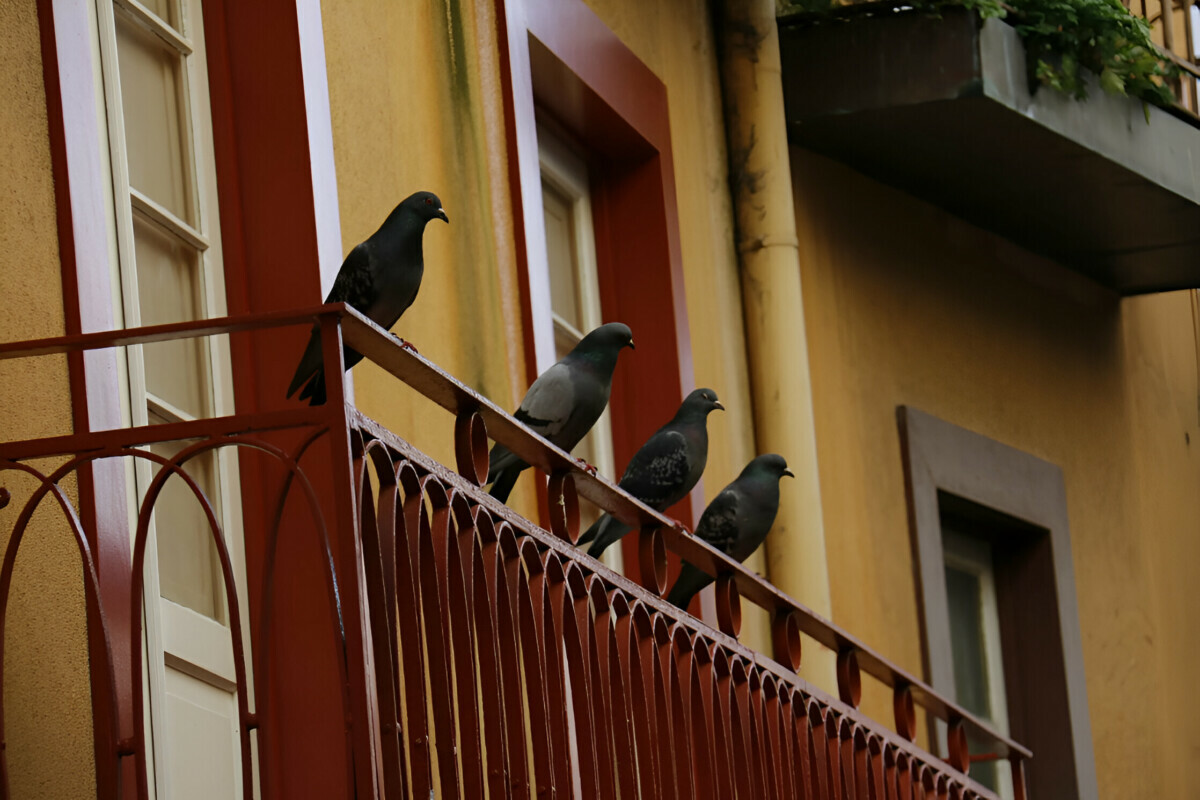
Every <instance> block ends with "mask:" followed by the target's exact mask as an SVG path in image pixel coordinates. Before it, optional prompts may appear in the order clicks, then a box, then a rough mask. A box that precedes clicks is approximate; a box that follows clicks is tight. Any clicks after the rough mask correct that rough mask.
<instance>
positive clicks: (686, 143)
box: [588, 0, 770, 647]
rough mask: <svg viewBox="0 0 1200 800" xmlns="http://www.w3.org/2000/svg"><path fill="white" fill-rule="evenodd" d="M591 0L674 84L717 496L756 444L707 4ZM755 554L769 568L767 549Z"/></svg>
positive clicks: (684, 223) (758, 620)
mask: <svg viewBox="0 0 1200 800" xmlns="http://www.w3.org/2000/svg"><path fill="white" fill-rule="evenodd" d="M588 5H589V6H590V7H591V8H592V10H594V11H595V12H596V14H597V15H598V16H599V17H600V18H601V19H602V20H603V21H604V22H605V24H607V25H608V26H609V27H610V28H611V29H612V30H613V31H614V32H615V33H616V34H617V36H619V37H620V38H621V40H622V41H623V42H625V44H626V45H628V46H629V48H630V49H631V50H633V52H634V53H635V54H636V55H637V56H638V58H640V59H641V60H642V61H643V62H645V64H646V65H647V66H648V67H650V69H651V70H653V71H654V73H655V74H656V75H658V77H659V79H660V80H662V82H663V83H665V84H666V86H667V97H668V103H669V110H670V120H671V146H672V149H673V151H674V163H675V186H676V196H677V199H678V203H679V238H680V244H681V247H682V250H683V269H684V278H685V283H684V286H685V291H686V295H687V306H688V321H689V326H690V332H691V337H692V353H693V363H694V365H695V375H696V385H697V386H708V387H711V388H712V389H714V390H716V392H717V394H718V395H719V396H720V397H721V401H722V403H724V405H725V407H726V409H727V411H726V412H725V413H724V414H722V415H720V416H719V417H718V416H716V415H714V416H713V418H712V419H711V420H710V421H709V451H708V467H707V469H706V470H705V473H704V492H705V496H706V500H711V499H712V498H713V497H715V496H716V495H717V493H718V492H720V491H721V489H723V488H724V487H725V486H726V484H728V483H729V482H730V481H732V480H733V479H734V478H735V477H737V474H738V473H739V472H740V471H741V469H742V467H743V466H745V464H746V462H747V461H749V460H750V459H751V458H753V457H754V455H755V454H756V452H755V443H754V420H753V414H752V407H751V399H750V383H749V377H748V374H747V369H746V339H745V334H744V327H743V317H742V297H741V289H740V284H739V281H738V265H737V256H736V253H735V252H734V242H733V236H734V231H733V210H732V206H731V202H730V197H729V184H728V177H727V176H728V171H727V167H726V155H725V134H724V130H725V128H724V122H723V121H722V117H721V86H720V77H719V75H718V74H717V57H716V50H715V48H716V43H715V40H714V38H713V30H712V21H711V18H710V16H709V13H708V7H707V4H705V3H703V2H695V1H694V0H677V1H676V2H668V3H640V2H630V1H629V0H589V3H588ZM747 563H748V564H750V566H751V568H752V569H756V570H758V571H759V572H762V573H765V572H766V560H765V558H763V554H762V553H761V552H759V553H757V554H756V555H754V556H752V557H751V559H749V560H748V562H747ZM746 611H747V614H746V620H745V622H744V627H743V639H744V640H745V641H746V642H747V643H748V644H750V645H751V646H753V647H758V646H765V645H766V644H767V643H768V642H769V641H770V636H769V633H768V629H767V625H766V620H765V619H763V618H762V617H761V616H760V615H759V614H758V613H757V609H751V608H747V609H746Z"/></svg>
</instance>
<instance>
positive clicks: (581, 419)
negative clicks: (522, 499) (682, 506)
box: [488, 322, 633, 503]
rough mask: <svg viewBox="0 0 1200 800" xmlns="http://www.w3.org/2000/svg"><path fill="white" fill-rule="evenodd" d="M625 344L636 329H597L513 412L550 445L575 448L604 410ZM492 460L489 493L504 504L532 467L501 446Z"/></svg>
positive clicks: (538, 382) (630, 344) (615, 326)
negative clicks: (514, 487) (527, 469)
mask: <svg viewBox="0 0 1200 800" xmlns="http://www.w3.org/2000/svg"><path fill="white" fill-rule="evenodd" d="M626 347H630V348H632V347H633V333H632V332H631V331H630V330H629V327H628V326H627V325H622V324H621V323H620V322H610V323H608V324H606V325H601V326H600V327H598V328H596V329H595V330H593V331H592V332H591V333H589V334H588V335H587V336H584V337H583V339H582V340H581V341H580V342H579V344H577V345H575V349H574V350H572V351H571V352H569V353H567V354H566V355H565V356H563V358H562V360H560V361H559V362H558V363H557V364H555V365H554V366H552V367H550V369H548V370H546V371H545V372H543V373H542V374H541V375H539V376H538V379H537V380H536V381H534V382H533V385H532V386H530V387H529V391H528V392H526V393H525V399H524V400H522V401H521V407H520V408H518V409H517V412H516V413H515V414H513V416H514V417H515V418H516V419H517V420H518V421H520V422H523V423H525V424H526V425H527V426H529V427H530V428H531V429H533V431H535V432H536V433H539V434H541V435H542V436H544V437H545V438H546V439H548V440H549V441H550V443H551V444H554V445H556V446H558V447H560V448H562V449H563V450H566V451H567V452H568V453H569V452H571V448H573V447H574V446H575V445H577V444H579V441H580V440H581V439H582V438H583V437H584V436H586V435H587V432H588V431H590V430H591V429H592V426H593V425H595V424H596V420H598V419H600V415H601V414H603V413H604V407H605V406H607V405H608V396H609V393H610V392H611V391H612V375H613V370H614V369H616V367H617V356H618V355H619V354H620V352H621V350H623V349H624V348H626ZM489 463H490V467H489V469H488V483H491V484H492V489H491V495H492V497H495V498H496V499H497V500H499V501H500V502H502V503H503V502H504V501H506V500H507V499H508V495H509V493H511V492H512V488H513V485H514V484H516V482H517V477H518V476H519V475H520V474H521V472H522V470H524V469H526V468H527V467H528V466H529V465H528V464H526V463H525V462H524V461H522V460H521V459H520V458H519V457H517V455H516V454H515V453H513V452H511V451H510V450H509V449H508V448H507V447H505V446H504V445H502V444H497V445H496V446H495V447H493V448H492V453H491V460H490V462H489Z"/></svg>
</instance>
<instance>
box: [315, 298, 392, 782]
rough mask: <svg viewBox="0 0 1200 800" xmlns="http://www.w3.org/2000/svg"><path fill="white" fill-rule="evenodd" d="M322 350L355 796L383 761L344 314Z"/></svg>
mask: <svg viewBox="0 0 1200 800" xmlns="http://www.w3.org/2000/svg"><path fill="white" fill-rule="evenodd" d="M320 326H321V354H322V357H323V363H324V365H325V392H326V398H327V399H326V403H325V410H326V413H327V415H328V416H327V419H328V424H329V432H330V437H329V441H330V449H331V450H332V453H331V455H332V459H331V464H330V466H331V472H332V474H333V495H334V536H335V537H336V544H335V548H336V550H337V555H336V558H337V563H338V566H339V567H340V569H339V570H338V572H337V574H338V586H339V587H340V593H341V601H342V603H341V605H342V624H343V625H344V628H345V637H346V670H347V679H348V680H349V683H350V708H349V709H347V711H348V712H349V715H350V720H349V723H350V739H351V750H352V752H351V757H352V759H353V764H354V766H353V769H354V787H353V788H354V790H355V794H354V797H356V798H359V799H360V800H371V799H372V798H378V797H379V796H380V794H379V792H380V787H381V786H382V783H383V781H382V775H381V774H380V770H381V768H382V765H383V751H382V744H381V742H380V740H379V736H378V731H379V724H378V723H379V708H378V697H377V695H376V693H375V685H374V681H373V680H372V675H373V670H374V668H373V659H372V658H371V655H370V648H371V631H370V614H369V609H368V608H367V600H366V575H365V573H364V561H363V549H362V542H361V540H360V538H359V531H358V506H357V503H356V501H355V491H354V455H353V449H352V447H351V442H350V433H351V431H350V419H349V417H348V416H347V414H346V385H345V378H344V373H345V361H344V360H343V354H342V327H341V318H340V317H339V316H338V315H335V314H323V315H322V316H321V320H320Z"/></svg>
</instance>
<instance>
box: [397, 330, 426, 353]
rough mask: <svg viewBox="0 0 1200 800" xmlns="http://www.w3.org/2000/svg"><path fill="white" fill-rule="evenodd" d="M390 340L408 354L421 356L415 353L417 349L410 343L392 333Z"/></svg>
mask: <svg viewBox="0 0 1200 800" xmlns="http://www.w3.org/2000/svg"><path fill="white" fill-rule="evenodd" d="M392 338H393V339H395V340H396V341H397V342H399V343H400V346H401V347H403V348H404V349H405V350H407V351H408V352H410V353H413V354H414V355H418V356H419V355H421V354H420V353H418V352H417V347H416V345H414V344H413V343H412V342H409V341H406V340H404V339H402V338H401V337H399V336H397V335H396V334H394V333H393V334H392Z"/></svg>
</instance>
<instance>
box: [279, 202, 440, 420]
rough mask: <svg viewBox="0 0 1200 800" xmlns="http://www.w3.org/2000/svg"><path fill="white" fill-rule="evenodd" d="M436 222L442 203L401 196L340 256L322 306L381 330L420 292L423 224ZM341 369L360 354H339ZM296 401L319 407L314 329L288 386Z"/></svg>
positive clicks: (320, 370) (321, 375)
mask: <svg viewBox="0 0 1200 800" xmlns="http://www.w3.org/2000/svg"><path fill="white" fill-rule="evenodd" d="M434 219H440V220H442V221H443V222H447V223H448V222H450V218H449V217H447V216H446V212H445V211H443V210H442V201H441V200H439V199H438V197H437V195H435V194H433V193H432V192H417V193H416V194H413V195H410V196H409V197H406V198H405V199H404V200H403V201H401V203H400V205H398V206H396V208H395V209H394V210H393V211H392V213H391V214H389V215H388V218H387V219H385V220H384V221H383V224H382V225H380V226H379V230H377V231H375V233H373V234H371V237H370V238H369V239H367V240H366V241H365V242H362V243H361V244H359V245H358V246H357V247H355V248H354V249H353V250H351V251H350V254H349V255H348V256H346V260H345V261H343V262H342V267H341V269H339V270H338V274H337V279H336V280H334V282H333V288H332V289H330V290H329V296H328V297H326V298H325V302H326V303H346V304H347V305H349V306H351V307H352V308H354V309H355V310H356V311H358V312H359V313H361V314H364V315H365V316H367V317H368V318H369V319H370V320H371V321H372V322H374V323H375V324H377V325H379V326H380V327H381V328H383V329H385V330H387V329H389V328H391V327H392V326H393V325H395V324H396V321H397V320H399V319H400V316H401V315H402V314H403V313H404V312H405V311H406V310H407V309H408V307H409V306H410V305H412V302H413V300H415V299H416V297H417V290H419V289H420V288H421V276H422V275H423V274H424V272H425V259H424V257H423V255H422V253H421V238H422V236H423V235H424V233H425V224H426V223H428V222H429V221H430V220H434ZM345 359H346V369H350V368H351V367H353V366H354V365H355V364H357V363H358V362H359V361H361V360H362V354H361V353H356V352H355V351H353V350H350V349H348V348H347V349H346V350H345ZM301 387H304V388H303V390H302V391H301V392H300V399H301V400H305V399H307V400H308V401H309V404H310V405H314V406H319V405H321V404H322V403H324V402H325V369H324V367H323V366H322V363H321V336H320V329H319V327H318V326H316V325H314V326H313V329H312V335H311V336H309V339H308V346H307V347H306V348H305V350H304V355H303V356H302V357H301V358H300V365H299V366H298V367H296V375H295V377H293V378H292V384H291V386H289V387H288V392H287V396H288V397H291V396H292V395H293V394H295V393H296V391H297V390H298V389H300V388H301Z"/></svg>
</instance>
